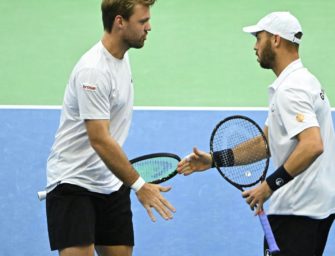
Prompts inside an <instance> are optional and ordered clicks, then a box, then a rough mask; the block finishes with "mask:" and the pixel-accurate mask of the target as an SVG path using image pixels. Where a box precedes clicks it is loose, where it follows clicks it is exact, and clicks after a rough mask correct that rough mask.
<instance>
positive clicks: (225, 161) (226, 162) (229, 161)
mask: <svg viewBox="0 0 335 256" xmlns="http://www.w3.org/2000/svg"><path fill="white" fill-rule="evenodd" d="M214 162H215V163H216V164H217V165H218V167H230V166H234V164H235V158H234V152H233V150H232V149H231V148H227V149H224V150H221V151H216V152H213V154H212V168H214V167H215V164H214Z"/></svg>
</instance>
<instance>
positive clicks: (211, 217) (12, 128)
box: [0, 108, 335, 256]
mask: <svg viewBox="0 0 335 256" xmlns="http://www.w3.org/2000/svg"><path fill="white" fill-rule="evenodd" d="M59 114H60V111H59V109H24V108H22V109H15V108H2V109H0V144H1V158H0V162H1V165H0V166H1V167H2V168H1V172H0V182H1V186H0V220H1V231H0V239H1V241H3V244H2V246H1V247H0V255H4V256H5V255H27V256H31V255H34V256H42V255H43V256H45V255H57V253H56V252H53V253H52V252H50V249H49V245H48V235H47V226H46V217H45V202H39V201H38V199H37V194H36V193H37V191H39V190H41V189H43V188H44V186H45V183H46V176H45V164H46V159H47V156H48V153H49V149H50V147H51V144H52V142H53V136H54V134H55V131H56V129H57V126H58V120H59ZM231 114H242V115H246V116H249V117H251V118H254V119H255V120H256V121H257V122H258V123H259V124H260V125H261V126H262V124H263V123H264V121H265V117H266V111H265V109H251V110H246V109H224V108H222V109H216V110H215V109H203V110H196V109H186V108H185V109H180V110H176V109H169V108H166V109H163V110H162V109H157V110H148V109H145V108H142V109H141V108H137V110H135V112H134V122H133V124H132V127H131V130H130V134H129V137H128V139H127V141H126V144H125V146H124V149H125V151H126V152H127V154H128V156H129V158H133V157H136V156H138V155H142V154H146V153H152V152H173V153H176V154H178V155H180V156H184V155H186V154H187V153H189V152H190V150H191V149H192V147H193V146H198V147H199V148H201V149H204V150H208V149H209V137H210V133H211V131H212V129H213V127H214V126H215V124H216V123H217V122H218V121H219V120H221V119H223V118H224V117H226V116H229V115H231ZM334 117H335V115H334V112H333V118H334ZM271 171H272V168H271V167H270V172H271ZM165 184H166V185H171V186H172V187H173V188H172V190H171V192H169V193H168V194H166V197H167V198H168V199H169V200H170V201H171V202H172V203H173V204H174V206H175V207H176V208H177V212H176V214H175V215H174V219H173V220H171V221H168V222H166V221H163V220H162V219H160V218H158V221H157V223H152V222H151V221H150V219H149V217H148V216H147V214H146V212H145V210H144V208H143V207H142V206H141V205H140V204H139V203H138V202H137V199H136V198H135V196H134V195H133V197H132V209H133V214H134V225H135V242H136V245H135V248H134V256H157V255H161V256H165V255H166V256H200V255H210V256H219V255H220V256H231V255H261V248H262V230H261V226H260V224H259V223H258V218H257V217H254V216H253V214H252V212H251V211H250V209H249V207H248V206H247V204H246V203H245V202H244V201H243V199H242V197H241V194H240V192H239V191H238V190H236V189H235V188H233V187H232V186H230V185H229V184H228V183H227V182H226V181H224V180H223V179H222V178H221V176H220V175H219V174H218V173H217V171H215V170H214V169H213V170H211V171H208V172H205V173H201V174H195V175H191V176H188V177H184V176H177V177H175V178H174V179H172V180H169V181H168V182H166V183H165ZM156 216H157V214H156ZM334 241H335V229H334V227H333V228H332V230H331V234H330V236H329V240H328V244H327V247H326V252H325V254H324V255H325V256H332V255H335V242H334Z"/></svg>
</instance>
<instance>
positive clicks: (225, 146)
mask: <svg viewBox="0 0 335 256" xmlns="http://www.w3.org/2000/svg"><path fill="white" fill-rule="evenodd" d="M210 152H211V154H212V157H213V162H214V165H215V167H216V169H217V170H218V171H219V173H220V174H221V176H222V177H223V178H225V179H226V180H227V181H228V182H229V183H230V184H232V185H233V186H235V187H236V188H238V189H239V190H241V191H243V190H244V188H247V187H252V186H254V185H256V184H257V183H259V182H262V181H263V180H264V179H265V177H266V172H267V170H268V167H269V159H270V152H269V148H268V143H267V140H266V137H265V134H264V133H263V131H262V129H261V128H260V127H259V126H258V125H257V123H256V122H255V121H253V120H252V119H250V118H248V117H245V116H240V115H235V116H230V117H227V118H225V119H224V120H222V121H220V122H219V123H218V124H217V125H216V127H215V128H214V130H213V132H212V135H211V138H210ZM258 216H259V219H260V222H261V224H262V227H263V231H264V234H265V238H266V241H267V243H268V246H269V251H270V252H271V253H274V252H278V251H279V248H278V246H277V243H276V240H275V238H274V235H273V233H272V230H271V226H270V224H269V221H268V218H267V215H266V214H265V212H264V211H262V212H261V213H259V214H258Z"/></svg>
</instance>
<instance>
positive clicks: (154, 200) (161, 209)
mask: <svg viewBox="0 0 335 256" xmlns="http://www.w3.org/2000/svg"><path fill="white" fill-rule="evenodd" d="M170 190H171V187H163V186H160V185H156V184H150V183H145V184H144V185H143V187H142V188H141V189H140V190H139V191H137V192H136V195H137V198H138V200H139V201H140V202H141V204H142V205H143V207H144V208H145V209H146V210H147V213H148V215H149V217H150V219H151V220H152V221H153V222H155V221H156V218H155V216H154V214H153V212H152V209H151V208H154V209H155V210H156V211H157V212H158V213H159V215H161V216H162V218H163V219H165V220H169V219H172V218H173V215H172V212H175V211H176V209H175V208H174V207H173V205H172V204H170V202H169V201H168V200H166V199H165V198H164V197H163V196H162V194H161V192H168V191H170Z"/></svg>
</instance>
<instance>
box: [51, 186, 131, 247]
mask: <svg viewBox="0 0 335 256" xmlns="http://www.w3.org/2000/svg"><path fill="white" fill-rule="evenodd" d="M46 211H47V221H48V232H49V241H50V247H51V250H60V249H64V248H68V247H74V246H80V245H89V244H92V243H94V244H95V245H128V246H133V245H134V231H133V223H132V212H131V206H130V189H129V188H127V187H125V186H122V187H121V188H120V190H119V191H116V192H113V193H111V194H109V195H105V194H99V193H94V192H90V191H88V190H86V189H84V188H82V187H79V186H75V185H71V184H60V185H58V186H57V187H56V188H55V189H53V190H52V191H51V192H50V193H48V194H47V199H46Z"/></svg>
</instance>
